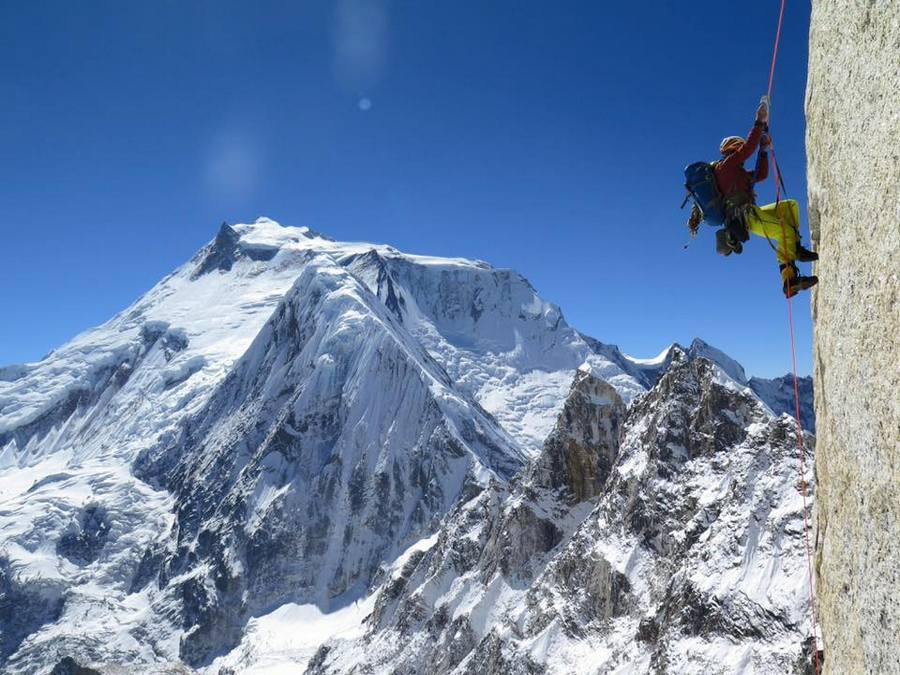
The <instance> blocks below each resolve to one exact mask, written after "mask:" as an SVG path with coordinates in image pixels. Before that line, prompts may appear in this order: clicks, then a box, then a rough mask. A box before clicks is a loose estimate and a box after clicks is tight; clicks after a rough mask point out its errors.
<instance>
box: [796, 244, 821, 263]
mask: <svg viewBox="0 0 900 675" xmlns="http://www.w3.org/2000/svg"><path fill="white" fill-rule="evenodd" d="M818 259H819V254H818V253H816V252H815V251H810V250H809V249H806V248H803V244H797V260H799V261H800V262H815V261H816V260H818Z"/></svg>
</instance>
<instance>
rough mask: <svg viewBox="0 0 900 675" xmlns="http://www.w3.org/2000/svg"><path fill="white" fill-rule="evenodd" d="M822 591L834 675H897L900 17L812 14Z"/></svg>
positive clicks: (876, 9)
mask: <svg viewBox="0 0 900 675" xmlns="http://www.w3.org/2000/svg"><path fill="white" fill-rule="evenodd" d="M809 46H810V50H809V52H810V53H809V80H808V83H807V98H806V116H807V136H806V146H807V159H808V166H809V177H808V179H809V217H810V226H811V229H812V233H813V241H814V242H815V245H816V248H817V250H818V252H819V255H820V262H819V263H818V269H817V274H818V275H819V286H818V288H817V289H816V292H815V293H814V295H813V316H814V321H815V399H816V420H817V430H818V433H817V436H818V439H817V442H816V471H817V478H818V491H817V501H818V538H817V581H818V604H819V611H820V620H821V625H822V631H823V634H824V640H825V650H826V672H827V673H841V674H843V673H882V674H884V673H900V659H898V652H897V634H898V631H900V547H898V542H900V404H898V401H900V377H898V373H900V337H898V335H900V307H898V302H897V295H898V275H900V3H898V2H896V1H892V0H827V1H826V0H813V11H812V22H811V26H810V45H809Z"/></svg>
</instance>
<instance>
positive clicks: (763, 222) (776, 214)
mask: <svg viewBox="0 0 900 675" xmlns="http://www.w3.org/2000/svg"><path fill="white" fill-rule="evenodd" d="M747 229H748V230H750V231H751V232H752V233H753V234H755V235H757V236H758V237H765V238H766V239H768V240H769V241H770V242H773V241H774V242H777V248H776V249H775V255H776V257H777V258H778V262H779V263H780V264H782V265H788V266H790V265H791V264H792V263H793V262H794V261H795V260H796V259H797V245H798V244H799V243H800V207H799V206H798V205H797V202H796V201H795V200H793V199H785V200H784V201H780V202H778V203H777V204H766V205H765V206H753V207H751V209H750V211H749V212H748V213H747Z"/></svg>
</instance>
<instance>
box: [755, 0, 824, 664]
mask: <svg viewBox="0 0 900 675" xmlns="http://www.w3.org/2000/svg"><path fill="white" fill-rule="evenodd" d="M786 3H787V0H781V9H780V10H779V12H778V29H777V30H776V31H775V46H774V47H773V49H772V65H771V67H770V68H769V88H768V93H767V94H766V97H767V99H768V100H769V101H771V100H772V85H773V84H774V82H775V65H776V63H777V61H778V47H779V45H780V43H781V28H782V25H783V24H784V7H785V4H786ZM770 115H771V112H770ZM770 121H771V119H770ZM770 151H771V153H772V167H773V177H774V179H775V213H776V214H778V220H779V221H780V222H781V246H782V247H783V248H784V250H785V251H787V243H786V242H787V238H786V237H787V229H786V227H785V224H784V216H783V215H782V213H781V209H780V208H779V207H778V204H779V202H780V201H781V188H782V186H783V185H784V183H783V182H782V180H781V172H780V170H779V167H778V160H777V159H776V157H775V146H774V144H772V145H771V146H770ZM785 196H786V195H785ZM797 225H798V226H799V223H798V224H797ZM786 283H787V291H788V293H787V295H788V298H787V307H788V327H789V330H790V335H791V372H792V373H793V377H794V421H795V422H796V425H797V429H796V436H797V452H798V455H799V457H800V494H801V496H802V498H803V543H804V546H805V547H806V572H807V575H808V578H809V611H810V617H811V619H812V638H813V639H812V643H813V658H814V660H815V666H816V675H819V673H820V669H821V666H820V664H819V638H818V635H817V630H816V623H817V622H816V600H815V587H814V586H813V572H812V551H811V549H810V545H809V515H808V512H807V511H808V510H807V503H806V448H805V446H804V442H803V426H802V424H801V423H800V385H799V383H798V379H797V348H796V341H795V339H794V310H793V302H792V298H791V287H790V284H791V282H790V280H788V281H787V282H786Z"/></svg>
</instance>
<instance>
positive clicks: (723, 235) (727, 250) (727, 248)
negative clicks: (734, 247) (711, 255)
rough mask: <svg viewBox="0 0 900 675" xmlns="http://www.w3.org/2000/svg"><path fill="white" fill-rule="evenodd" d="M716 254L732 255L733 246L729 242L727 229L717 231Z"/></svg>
mask: <svg viewBox="0 0 900 675" xmlns="http://www.w3.org/2000/svg"><path fill="white" fill-rule="evenodd" d="M716 253H718V254H719V255H726V256H727V255H731V253H732V251H731V244H730V243H729V242H728V233H727V232H725V228H722V229H721V230H716Z"/></svg>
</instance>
